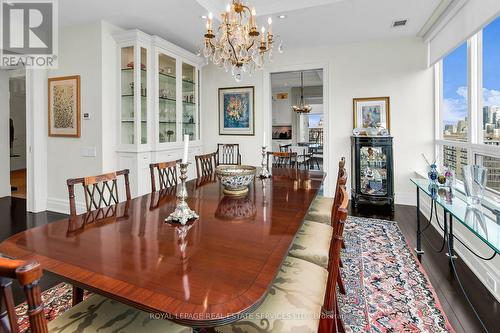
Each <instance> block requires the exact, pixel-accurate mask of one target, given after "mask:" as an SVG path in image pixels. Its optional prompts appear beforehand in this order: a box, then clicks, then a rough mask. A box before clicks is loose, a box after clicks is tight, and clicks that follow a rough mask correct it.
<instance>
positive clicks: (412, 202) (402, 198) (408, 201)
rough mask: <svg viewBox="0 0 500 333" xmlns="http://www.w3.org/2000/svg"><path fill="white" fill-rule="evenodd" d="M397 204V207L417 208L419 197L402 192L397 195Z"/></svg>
mask: <svg viewBox="0 0 500 333" xmlns="http://www.w3.org/2000/svg"><path fill="white" fill-rule="evenodd" d="M395 202H396V204H397V205H406V206H416V205H417V197H416V194H415V193H412V192H400V193H396V195H395Z"/></svg>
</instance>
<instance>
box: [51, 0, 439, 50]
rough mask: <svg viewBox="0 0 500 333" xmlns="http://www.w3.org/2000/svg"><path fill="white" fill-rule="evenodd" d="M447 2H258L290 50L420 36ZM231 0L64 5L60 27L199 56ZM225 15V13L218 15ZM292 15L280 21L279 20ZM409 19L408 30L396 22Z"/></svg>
mask: <svg viewBox="0 0 500 333" xmlns="http://www.w3.org/2000/svg"><path fill="white" fill-rule="evenodd" d="M441 1H442V0H307V1H304V0H253V1H251V4H252V5H255V7H256V10H257V15H258V16H259V15H260V17H258V22H265V21H266V20H267V16H268V15H270V16H273V17H274V20H273V21H274V32H275V34H279V35H281V37H282V39H283V40H284V43H285V48H289V49H290V48H295V47H314V46H320V45H337V44H340V43H347V42H361V41H366V40H373V39H382V38H394V37H402V36H417V34H418V33H419V31H420V29H421V28H422V27H423V26H424V25H425V23H426V22H427V20H428V19H429V18H430V17H431V16H432V14H433V12H434V10H435V9H436V8H437V6H438V5H439V3H440V2H441ZM225 3H226V0H162V1H159V0H141V1H138V0H106V1H102V0H85V1H81V0H64V1H59V17H60V21H59V22H60V26H61V27H64V26H69V25H74V24H81V23H87V22H92V21H96V20H100V19H102V20H106V21H109V22H111V23H113V24H115V25H118V26H120V27H122V28H125V29H132V28H138V29H140V30H143V31H144V32H146V33H149V34H153V35H159V36H161V37H163V38H165V39H167V40H169V41H170V42H173V43H175V44H177V45H179V46H181V47H183V48H185V49H188V50H190V51H192V52H196V51H197V50H198V49H199V47H200V45H201V44H202V36H203V33H204V27H205V23H204V21H203V20H202V19H201V16H202V15H206V14H207V13H208V12H209V11H212V10H214V14H216V12H215V11H216V10H217V9H218V8H224V4H225ZM218 11H220V9H219V10H218ZM280 14H284V15H286V16H287V17H286V19H283V20H281V19H279V18H278V15H280ZM399 19H408V20H409V21H408V24H407V26H406V27H404V28H391V23H392V21H394V20H399Z"/></svg>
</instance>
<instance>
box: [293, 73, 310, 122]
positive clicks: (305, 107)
mask: <svg viewBox="0 0 500 333" xmlns="http://www.w3.org/2000/svg"><path fill="white" fill-rule="evenodd" d="M292 110H293V111H294V112H297V113H309V112H311V111H312V106H310V105H309V104H305V102H304V72H300V104H299V105H298V106H297V105H293V106H292Z"/></svg>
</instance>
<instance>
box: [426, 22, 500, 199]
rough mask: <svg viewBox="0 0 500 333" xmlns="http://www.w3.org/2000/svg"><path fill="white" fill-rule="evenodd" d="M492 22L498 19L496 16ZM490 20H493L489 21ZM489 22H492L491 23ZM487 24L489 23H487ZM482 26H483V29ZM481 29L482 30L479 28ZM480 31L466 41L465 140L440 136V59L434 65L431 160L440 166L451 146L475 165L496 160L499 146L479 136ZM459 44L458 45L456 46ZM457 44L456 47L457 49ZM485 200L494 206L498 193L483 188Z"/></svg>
mask: <svg viewBox="0 0 500 333" xmlns="http://www.w3.org/2000/svg"><path fill="white" fill-rule="evenodd" d="M496 19H500V16H499V17H498V18H496ZM493 21H494V20H493ZM493 21H492V22H493ZM490 23H491V22H490ZM485 27H486V26H485ZM483 29H484V28H483ZM482 32H483V30H482V29H481V30H480V31H479V32H477V33H476V34H474V35H473V36H471V37H470V38H469V39H468V40H467V90H468V101H467V108H468V110H467V126H468V133H467V134H468V135H467V141H458V140H456V141H455V140H448V139H445V138H444V135H443V130H444V126H443V117H442V111H443V102H444V96H443V91H444V90H443V59H441V60H440V61H439V62H437V63H436V64H435V65H434V86H435V87H434V94H435V96H434V100H435V101H434V103H435V138H436V140H435V158H436V160H437V161H438V165H443V157H444V156H443V147H444V146H452V147H459V148H465V149H467V160H468V161H469V163H475V161H476V155H483V156H491V157H494V158H500V145H499V146H495V145H488V144H485V143H484V137H483V94H482V90H483V52H482V51H483V36H482ZM460 45H461V44H460ZM460 45H459V46H460ZM457 185H458V190H459V191H461V190H463V182H462V181H459V180H457ZM486 189H487V191H486V192H485V196H486V198H488V199H490V200H492V201H493V202H496V203H498V202H499V201H500V190H495V189H490V188H486Z"/></svg>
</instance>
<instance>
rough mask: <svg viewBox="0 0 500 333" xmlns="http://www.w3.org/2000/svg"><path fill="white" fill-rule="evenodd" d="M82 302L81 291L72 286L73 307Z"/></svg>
mask: <svg viewBox="0 0 500 333" xmlns="http://www.w3.org/2000/svg"><path fill="white" fill-rule="evenodd" d="M82 301H83V289H81V288H78V287H75V286H73V302H72V304H73V306H75V305H77V304H78V303H81V302H82Z"/></svg>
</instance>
